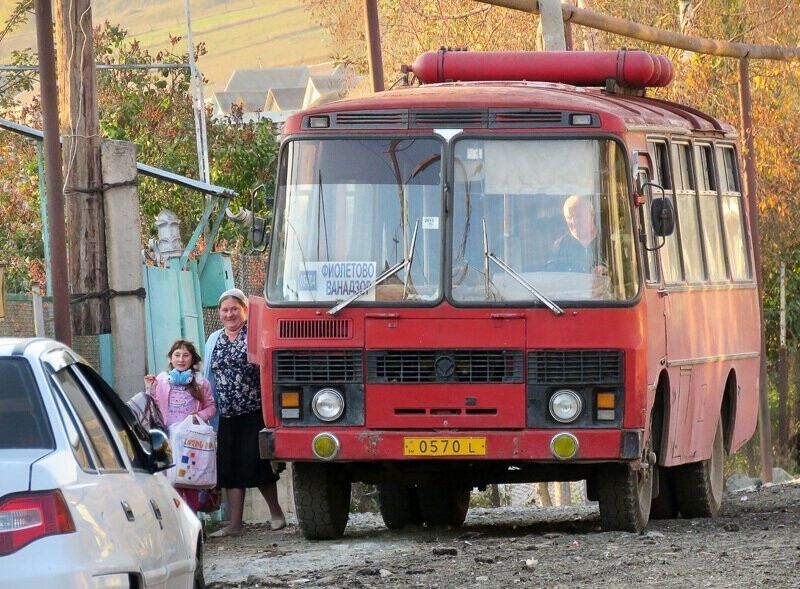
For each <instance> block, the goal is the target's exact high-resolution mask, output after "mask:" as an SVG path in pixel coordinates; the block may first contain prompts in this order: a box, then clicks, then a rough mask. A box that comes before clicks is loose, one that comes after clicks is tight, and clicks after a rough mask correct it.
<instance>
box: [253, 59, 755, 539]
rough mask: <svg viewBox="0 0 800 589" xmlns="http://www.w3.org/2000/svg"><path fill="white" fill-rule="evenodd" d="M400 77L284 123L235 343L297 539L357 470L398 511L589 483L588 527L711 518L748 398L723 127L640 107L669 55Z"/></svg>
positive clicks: (751, 417) (336, 529) (445, 63)
mask: <svg viewBox="0 0 800 589" xmlns="http://www.w3.org/2000/svg"><path fill="white" fill-rule="evenodd" d="M408 69H409V73H411V74H413V76H414V77H415V78H417V79H418V80H419V81H420V82H421V83H420V84H419V85H416V84H414V85H413V87H407V88H402V89H398V90H391V91H387V92H381V93H378V94H375V95H371V96H368V97H364V98H354V99H347V100H342V101H338V102H333V103H330V104H326V105H323V106H319V107H315V108H311V109H309V110H306V111H303V112H300V113H298V114H295V115H293V116H291V117H290V118H289V119H288V120H287V122H286V124H285V126H284V129H283V136H282V144H281V149H280V156H279V170H278V187H277V191H276V200H275V204H274V212H273V215H274V219H273V225H272V235H271V241H270V255H269V261H268V267H267V277H266V287H265V297H264V298H263V299H262V298H256V299H255V300H254V301H253V303H252V304H251V307H250V315H249V321H250V331H249V337H250V341H249V346H250V347H249V349H250V358H251V361H253V362H255V363H257V364H259V365H260V370H261V378H262V387H263V401H264V405H263V407H264V422H265V426H266V427H265V429H264V430H263V431H262V434H261V439H260V444H261V452H262V456H264V457H267V458H270V459H272V460H278V461H289V462H291V463H292V466H293V484H294V494H295V502H296V509H297V517H298V520H299V525H300V527H301V530H302V532H303V533H304V535H305V536H306V537H308V538H312V539H326V538H336V537H339V536H341V535H342V534H343V532H344V528H345V526H346V523H347V519H348V511H349V502H350V489H351V486H350V485H351V483H352V482H355V481H363V482H365V483H369V484H375V485H377V488H378V494H379V499H380V505H381V513H382V515H383V519H384V522H385V523H386V525H387V526H388V527H390V528H399V527H402V526H404V525H406V524H410V523H414V524H425V525H429V526H432V525H452V526H458V525H461V524H462V523H463V521H464V519H465V517H466V514H467V509H468V505H469V493H470V491H471V489H473V488H474V487H479V488H482V487H485V486H486V485H489V484H494V483H518V482H534V481H575V480H586V486H587V495H588V497H589V499H591V500H596V501H598V502H599V510H600V518H601V522H602V527H603V528H604V529H607V530H629V531H640V530H642V529H643V528H644V527H645V526H646V525H647V522H648V520H649V519H650V518H657V517H658V518H664V517H666V518H668V517H676V516H677V515H678V514H680V515H682V516H683V517H709V516H710V517H713V516H714V515H716V514H717V512H718V510H719V508H720V502H721V498H722V491H723V459H724V455H725V453H726V452H729V453H730V452H734V451H735V450H736V449H738V448H739V447H740V446H741V445H742V444H744V443H745V442H746V441H747V440H748V439H749V438H750V436H751V435H752V434H753V432H754V430H755V424H756V416H757V391H758V375H759V370H758V369H759V350H760V340H759V337H760V335H759V334H760V329H759V321H760V319H759V314H758V298H757V297H758V291H757V287H756V284H755V280H754V272H753V258H752V249H751V243H750V238H749V228H748V221H747V218H748V217H747V199H746V198H745V195H743V193H742V183H741V180H740V175H739V166H738V161H739V155H738V153H739V152H738V150H739V147H738V143H737V134H736V132H735V130H734V129H733V128H732V127H731V126H729V125H727V124H725V123H722V122H720V121H718V120H716V119H715V118H713V117H711V116H709V115H708V114H705V113H703V112H700V111H698V110H696V109H693V108H690V107H687V106H682V105H679V104H675V103H672V102H668V101H665V100H660V99H656V98H651V97H648V96H647V88H648V87H659V86H664V85H666V84H668V83H669V82H670V81H671V79H672V77H673V70H672V66H671V64H670V63H669V61H667V60H666V58H663V57H659V56H654V55H651V54H649V53H646V52H642V51H619V52H602V53H588V52H587V53H583V52H564V53H561V52H553V53H472V52H452V51H445V50H442V51H439V52H431V53H427V54H424V55H422V56H421V57H420V58H418V59H417V61H416V62H415V63H414V64H413V65H412V66H409V68H408Z"/></svg>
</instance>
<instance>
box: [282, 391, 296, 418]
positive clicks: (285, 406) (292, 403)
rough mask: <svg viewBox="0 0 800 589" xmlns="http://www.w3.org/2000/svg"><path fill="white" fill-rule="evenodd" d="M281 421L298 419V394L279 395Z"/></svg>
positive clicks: (285, 393) (294, 392) (293, 392)
mask: <svg viewBox="0 0 800 589" xmlns="http://www.w3.org/2000/svg"><path fill="white" fill-rule="evenodd" d="M281 419H300V393H299V392H297V391H292V392H284V393H281Z"/></svg>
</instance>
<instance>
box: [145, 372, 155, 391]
mask: <svg viewBox="0 0 800 589" xmlns="http://www.w3.org/2000/svg"><path fill="white" fill-rule="evenodd" d="M155 384H156V377H155V375H154V374H145V376H144V388H145V389H147V390H148V391H149V390H150V389H152V388H153V385H155Z"/></svg>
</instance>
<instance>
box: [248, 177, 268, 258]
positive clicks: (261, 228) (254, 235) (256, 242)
mask: <svg viewBox="0 0 800 589" xmlns="http://www.w3.org/2000/svg"><path fill="white" fill-rule="evenodd" d="M261 191H263V192H264V206H265V207H270V208H272V206H273V205H274V200H273V199H271V198H270V197H269V196H267V187H266V186H265V185H263V184H259V185H258V186H256V187H255V188H254V189H253V191H252V192H251V194H250V210H251V211H253V212H254V213H255V211H257V210H259V208H260V207H258V205H260V204H261V203H259V202H256V197H257V196H258V193H259V192H261ZM249 237H250V243H251V245H252V247H253V249H254V250H256V251H262V252H263V251H264V250H266V249H267V244H268V243H269V238H270V233H269V231H268V230H267V220H266V219H265V218H264V217H257V216H256V215H255V214H254V215H253V217H252V221H251V224H250V235H249Z"/></svg>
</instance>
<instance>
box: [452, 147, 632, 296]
mask: <svg viewBox="0 0 800 589" xmlns="http://www.w3.org/2000/svg"><path fill="white" fill-rule="evenodd" d="M629 203H630V196H629V189H628V174H627V164H626V161H625V157H624V154H623V151H622V149H621V148H620V147H619V145H618V144H617V143H616V142H614V141H610V140H588V139H565V140H561V139H558V140H556V139H537V140H530V139H472V138H470V139H462V140H459V141H457V142H456V143H455V149H454V168H453V221H452V222H453V227H452V236H453V237H452V256H451V259H452V260H453V266H452V296H453V300H454V301H456V302H463V303H470V304H478V303H481V302H485V303H495V302H520V303H521V302H533V303H537V304H546V305H547V306H549V307H551V309H552V308H553V307H552V306H551V303H552V302H553V301H555V302H564V301H566V302H571V301H597V300H605V301H622V300H626V299H630V298H632V297H634V296H635V295H636V293H637V292H638V289H639V278H638V273H637V271H636V247H635V241H634V235H633V225H632V222H631V211H630V204H629ZM556 309H557V307H556ZM556 309H554V310H556Z"/></svg>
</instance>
